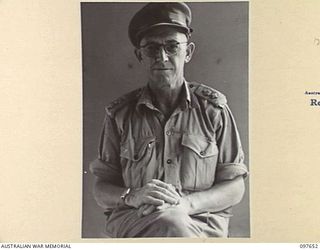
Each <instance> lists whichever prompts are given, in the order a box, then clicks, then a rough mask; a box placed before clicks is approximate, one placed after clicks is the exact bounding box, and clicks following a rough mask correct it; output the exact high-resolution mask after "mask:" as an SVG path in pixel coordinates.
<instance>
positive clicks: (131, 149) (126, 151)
mask: <svg viewBox="0 0 320 250" xmlns="http://www.w3.org/2000/svg"><path fill="white" fill-rule="evenodd" d="M154 142H155V137H154V136H150V137H144V138H139V139H137V140H134V139H128V140H126V141H125V142H124V143H122V144H121V147H120V156H121V157H123V158H126V159H129V160H131V161H139V160H141V158H142V157H143V156H144V154H145V152H146V150H147V149H148V147H151V146H152V144H153V143H154Z"/></svg>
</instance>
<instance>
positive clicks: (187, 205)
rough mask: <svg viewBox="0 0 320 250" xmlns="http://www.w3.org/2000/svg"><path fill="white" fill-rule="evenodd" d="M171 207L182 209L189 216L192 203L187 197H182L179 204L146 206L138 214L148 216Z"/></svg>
mask: <svg viewBox="0 0 320 250" xmlns="http://www.w3.org/2000/svg"><path fill="white" fill-rule="evenodd" d="M170 207H176V208H177V209H181V210H183V211H184V213H186V214H189V213H190V211H191V202H190V201H189V199H188V198H187V196H184V197H180V199H179V202H178V203H177V204H169V203H164V204H162V205H160V206H155V205H150V204H145V205H142V206H141V207H139V211H138V214H139V216H140V217H141V216H146V215H149V214H151V213H152V212H154V211H159V210H164V209H167V208H170Z"/></svg>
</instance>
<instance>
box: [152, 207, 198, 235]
mask: <svg viewBox="0 0 320 250" xmlns="http://www.w3.org/2000/svg"><path fill="white" fill-rule="evenodd" d="M159 213H160V214H159V216H158V218H157V220H156V222H155V224H154V225H155V226H156V227H157V228H158V229H159V230H160V231H162V232H163V233H164V234H166V236H167V237H199V236H200V235H201V230H200V229H199V228H198V227H197V226H196V225H195V224H194V223H193V221H192V219H191V218H190V216H189V215H188V214H186V213H185V212H184V211H182V210H180V209H176V208H168V209H166V210H163V211H159Z"/></svg>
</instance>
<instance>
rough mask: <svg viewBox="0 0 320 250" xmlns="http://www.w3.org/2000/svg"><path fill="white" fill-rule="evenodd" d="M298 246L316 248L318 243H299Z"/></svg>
mask: <svg viewBox="0 0 320 250" xmlns="http://www.w3.org/2000/svg"><path fill="white" fill-rule="evenodd" d="M299 246H300V248H305V249H316V248H318V244H316V243H312V244H310V243H301V244H300V245H299Z"/></svg>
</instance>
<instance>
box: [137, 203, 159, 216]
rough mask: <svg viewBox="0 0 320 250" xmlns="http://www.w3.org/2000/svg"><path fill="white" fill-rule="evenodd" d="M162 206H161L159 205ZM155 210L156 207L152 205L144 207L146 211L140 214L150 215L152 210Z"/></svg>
mask: <svg viewBox="0 0 320 250" xmlns="http://www.w3.org/2000/svg"><path fill="white" fill-rule="evenodd" d="M161 206H162V205H161ZM155 209H156V206H154V205H149V206H147V207H146V209H145V210H144V211H143V212H142V215H143V216H146V215H149V214H151V213H152V212H153V211H154V210H155Z"/></svg>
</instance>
